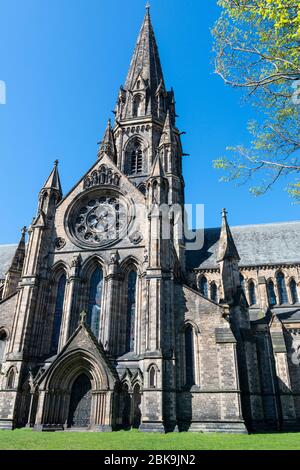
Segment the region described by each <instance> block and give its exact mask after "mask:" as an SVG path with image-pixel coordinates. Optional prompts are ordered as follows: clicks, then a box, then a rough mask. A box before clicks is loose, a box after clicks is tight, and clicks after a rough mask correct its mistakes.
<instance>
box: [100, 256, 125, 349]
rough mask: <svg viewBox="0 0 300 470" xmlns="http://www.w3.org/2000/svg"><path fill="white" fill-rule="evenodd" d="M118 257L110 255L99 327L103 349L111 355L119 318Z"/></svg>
mask: <svg viewBox="0 0 300 470" xmlns="http://www.w3.org/2000/svg"><path fill="white" fill-rule="evenodd" d="M119 260H120V256H119V253H118V251H114V252H112V254H111V260H110V264H109V269H108V275H107V277H106V283H107V286H106V287H107V291H106V304H105V311H104V312H103V317H102V325H101V330H102V331H101V340H102V343H103V346H104V349H106V350H107V351H109V352H110V353H112V354H116V353H117V347H118V345H117V344H116V339H117V331H118V327H119V325H118V322H120V321H121V318H120V291H121V285H120V281H121V278H120V268H119Z"/></svg>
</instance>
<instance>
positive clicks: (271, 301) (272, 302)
mask: <svg viewBox="0 0 300 470" xmlns="http://www.w3.org/2000/svg"><path fill="white" fill-rule="evenodd" d="M267 287H268V297H269V304H270V305H271V306H272V305H276V304H277V298H276V293H275V287H274V282H273V281H272V280H271V279H270V280H269V281H268V284H267Z"/></svg>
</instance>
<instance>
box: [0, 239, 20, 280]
mask: <svg viewBox="0 0 300 470" xmlns="http://www.w3.org/2000/svg"><path fill="white" fill-rule="evenodd" d="M17 248H18V245H17V244H16V245H0V279H4V278H5V274H6V272H7V270H8V268H9V266H10V264H11V262H12V259H13V257H14V254H15V251H16V249H17Z"/></svg>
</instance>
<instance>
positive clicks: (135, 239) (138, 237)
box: [129, 230, 143, 245]
mask: <svg viewBox="0 0 300 470" xmlns="http://www.w3.org/2000/svg"><path fill="white" fill-rule="evenodd" d="M129 240H130V241H131V243H133V244H134V245H138V244H139V243H140V242H141V241H142V240H143V235H142V234H141V232H139V231H138V230H137V231H136V232H134V233H133V234H132V235H130V236H129Z"/></svg>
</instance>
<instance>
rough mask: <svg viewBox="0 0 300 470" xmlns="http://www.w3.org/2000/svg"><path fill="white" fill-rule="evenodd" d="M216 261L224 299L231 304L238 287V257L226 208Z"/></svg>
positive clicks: (223, 214)
mask: <svg viewBox="0 0 300 470" xmlns="http://www.w3.org/2000/svg"><path fill="white" fill-rule="evenodd" d="M217 261H218V263H219V264H220V273H221V282H222V286H223V292H224V301H225V302H226V303H229V304H232V303H233V302H234V300H235V295H236V293H237V290H238V288H239V287H240V275H239V266H238V265H239V261H240V257H239V254H238V251H237V248H236V246H235V243H234V240H233V236H232V233H231V230H230V227H229V225H228V221H227V212H226V209H223V211H222V228H221V235H220V241H219V252H218V259H217Z"/></svg>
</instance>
